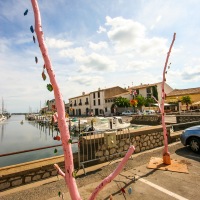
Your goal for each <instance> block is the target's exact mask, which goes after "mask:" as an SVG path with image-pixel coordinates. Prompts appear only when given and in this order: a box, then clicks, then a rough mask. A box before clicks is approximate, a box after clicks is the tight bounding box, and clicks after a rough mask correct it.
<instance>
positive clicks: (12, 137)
mask: <svg viewBox="0 0 200 200" xmlns="http://www.w3.org/2000/svg"><path fill="white" fill-rule="evenodd" d="M57 135H60V133H59V132H58V131H56V130H54V129H53V128H52V127H49V126H41V125H39V124H38V123H36V122H35V121H27V120H25V116H24V115H12V116H11V118H9V119H7V120H5V121H3V122H0V155H2V154H8V153H12V152H18V151H24V150H30V149H36V148H42V147H47V146H53V145H59V144H61V141H57V140H54V139H53V138H54V137H55V136H57ZM73 141H77V138H73ZM72 151H73V152H76V151H77V145H76V144H72ZM62 154H63V150H62V146H58V147H53V148H48V149H43V150H37V151H32V152H26V153H20V154H15V155H9V156H3V157H0V167H4V166H9V165H14V164H19V163H24V162H29V161H33V160H38V159H42V158H49V157H53V156H59V155H62Z"/></svg>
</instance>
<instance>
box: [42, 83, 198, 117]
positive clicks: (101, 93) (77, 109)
mask: <svg viewBox="0 0 200 200" xmlns="http://www.w3.org/2000/svg"><path fill="white" fill-rule="evenodd" d="M161 85H162V82H159V83H154V84H141V85H139V86H133V87H128V88H126V89H124V88H121V87H119V86H116V87H112V88H105V89H100V88H99V89H98V90H96V91H93V92H90V93H85V92H82V94H81V95H79V96H76V97H73V98H70V99H69V103H67V104H65V109H66V113H68V114H69V115H73V116H87V115H95V116H96V115H104V116H109V115H111V114H112V113H115V112H116V110H117V108H116V107H114V106H113V105H114V104H113V103H114V100H115V99H116V98H117V97H124V98H127V99H129V100H131V99H132V98H133V96H132V95H133V92H136V93H137V95H142V96H143V97H145V98H146V97H151V96H152V95H153V93H154V92H155V89H156V93H157V97H158V102H161V93H162V87H161ZM164 87H165V93H166V101H165V103H166V105H167V103H170V105H173V110H177V111H178V110H185V109H186V107H185V105H181V98H182V97H183V96H186V95H188V96H190V98H191V101H192V105H190V106H193V107H194V108H195V107H197V106H198V105H199V104H200V102H199V101H200V88H190V89H175V90H173V88H172V87H170V86H169V85H168V84H167V83H165V84H164ZM198 103H199V104H198ZM124 109H128V108H124ZM55 110H56V107H55V100H54V99H53V100H50V101H48V106H47V107H45V108H42V109H41V112H43V113H47V112H52V111H55Z"/></svg>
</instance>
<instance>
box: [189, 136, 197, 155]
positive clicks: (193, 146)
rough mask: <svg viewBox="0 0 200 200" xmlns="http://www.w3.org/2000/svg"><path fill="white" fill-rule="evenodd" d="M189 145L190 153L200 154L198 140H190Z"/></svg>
mask: <svg viewBox="0 0 200 200" xmlns="http://www.w3.org/2000/svg"><path fill="white" fill-rule="evenodd" d="M189 145H190V148H191V149H192V151H194V152H196V153H198V152H200V140H199V139H198V138H195V137H193V138H191V139H190V143H189Z"/></svg>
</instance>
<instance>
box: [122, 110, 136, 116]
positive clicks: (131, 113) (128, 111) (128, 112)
mask: <svg viewBox="0 0 200 200" xmlns="http://www.w3.org/2000/svg"><path fill="white" fill-rule="evenodd" d="M122 115H133V112H131V111H130V110H126V111H124V112H122Z"/></svg>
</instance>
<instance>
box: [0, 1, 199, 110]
mask: <svg viewBox="0 0 200 200" xmlns="http://www.w3.org/2000/svg"><path fill="white" fill-rule="evenodd" d="M38 3H39V7H40V12H41V18H42V27H43V32H44V36H45V42H46V44H47V47H48V52H49V56H50V59H51V61H52V64H53V69H54V71H55V74H56V79H57V82H58V84H59V87H60V89H61V93H62V95H63V99H64V101H65V102H68V99H69V98H71V97H75V96H79V95H81V94H82V92H86V93H88V92H91V91H94V90H97V89H98V88H101V89H104V88H109V87H113V86H121V87H128V86H132V85H134V86H136V85H140V84H141V83H143V84H147V83H149V84H151V83H156V82H160V81H162V72H163V67H164V63H165V59H166V55H167V52H168V49H169V46H170V44H171V41H172V37H173V34H174V32H176V40H175V43H174V46H173V49H172V52H171V56H170V59H169V62H171V67H170V70H169V71H168V73H167V83H168V84H169V85H170V86H171V87H172V88H174V89H185V88H193V87H199V78H200V56H199V54H200V37H199V36H200V25H199V24H200V23H199V22H200V12H199V10H200V4H199V1H198V0H190V1H188V0H168V1H164V0H162V1H161V0H99V1H94V0H73V1H71V0H56V1H54V0H38ZM26 9H28V10H29V12H28V15H26V16H24V15H23V13H24V11H25V10H26ZM31 25H34V16H33V10H32V6H31V1H30V0H23V1H21V0H6V1H4V0H0V27H1V28H0V72H1V73H0V74H1V76H0V95H1V99H2V98H3V99H4V106H5V108H6V109H7V110H8V111H9V112H29V110H31V111H34V112H35V111H38V110H39V109H40V106H41V107H42V106H44V103H45V100H48V99H53V98H54V96H53V93H52V92H49V91H48V90H47V89H46V85H47V84H48V83H49V79H48V78H47V80H46V81H43V79H42V76H41V74H42V70H43V69H42V67H43V63H44V62H43V60H42V57H41V53H40V50H39V47H38V44H37V42H36V44H34V43H33V40H32V36H33V34H32V33H31V31H30V26H31ZM35 56H37V57H38V63H37V64H36V63H35ZM0 108H1V106H0Z"/></svg>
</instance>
